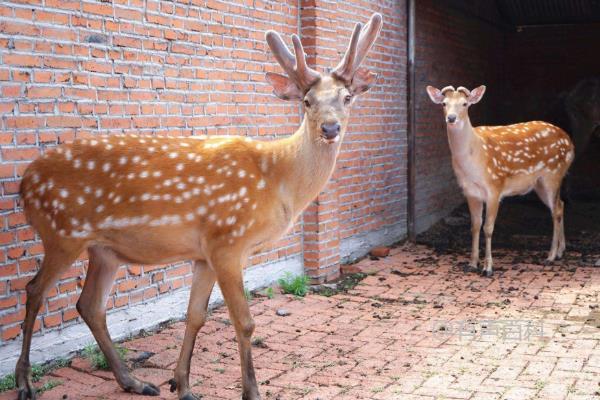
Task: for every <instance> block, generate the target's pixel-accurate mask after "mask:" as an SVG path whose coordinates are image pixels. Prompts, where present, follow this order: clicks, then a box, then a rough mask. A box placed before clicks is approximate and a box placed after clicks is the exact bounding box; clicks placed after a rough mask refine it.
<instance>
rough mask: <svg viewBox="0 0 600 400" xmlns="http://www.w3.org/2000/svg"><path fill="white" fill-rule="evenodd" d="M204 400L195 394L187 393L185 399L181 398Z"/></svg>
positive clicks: (181, 398)
mask: <svg viewBox="0 0 600 400" xmlns="http://www.w3.org/2000/svg"><path fill="white" fill-rule="evenodd" d="M200 399H202V396H196V395H195V394H193V393H187V394H185V395H183V397H180V398H179V400H200Z"/></svg>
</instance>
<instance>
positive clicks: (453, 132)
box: [447, 118, 482, 161]
mask: <svg viewBox="0 0 600 400" xmlns="http://www.w3.org/2000/svg"><path fill="white" fill-rule="evenodd" d="M447 132H448V143H449V144H450V151H451V152H452V158H453V159H455V160H456V161H460V160H466V159H468V158H470V157H471V156H473V155H476V154H478V153H479V149H480V148H481V144H482V142H481V139H480V138H479V137H478V136H477V135H476V134H475V130H474V129H473V125H471V121H470V120H469V118H467V119H466V120H465V121H464V122H461V123H459V124H457V125H456V126H454V125H447Z"/></svg>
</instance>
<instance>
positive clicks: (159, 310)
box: [0, 256, 304, 376]
mask: <svg viewBox="0 0 600 400" xmlns="http://www.w3.org/2000/svg"><path fill="white" fill-rule="evenodd" d="M286 272H290V273H292V274H294V275H299V274H302V273H303V272H304V267H303V261H302V256H295V257H290V258H286V259H282V260H278V261H276V262H273V263H269V264H264V265H257V266H254V267H251V268H248V269H247V270H246V271H244V284H245V287H246V288H247V289H248V290H255V289H260V288H263V287H266V286H269V285H270V284H272V283H273V282H275V281H277V279H279V278H281V277H282V276H283V275H284V274H285V273H286ZM189 295H190V290H189V288H186V289H182V290H179V291H176V292H173V293H172V294H169V295H165V296H162V297H159V298H158V299H156V300H153V301H149V302H147V303H143V304H138V305H135V306H132V307H130V308H127V309H122V310H119V309H118V310H115V311H114V312H111V313H110V314H108V315H107V322H108V328H109V331H110V334H111V337H112V338H113V339H114V340H119V339H123V338H126V337H128V336H130V335H135V334H136V333H138V332H139V331H141V330H142V329H146V330H151V329H153V328H156V327H157V326H158V325H159V324H160V323H161V322H164V321H167V320H169V319H181V318H183V317H185V313H186V310H187V303H188V298H189ZM222 303H223V296H222V295H221V291H220V290H219V287H218V285H217V286H215V289H214V290H213V293H212V295H211V298H210V303H209V306H210V307H215V306H217V305H220V304H222ZM90 343H95V341H94V337H93V336H92V333H91V332H90V330H89V329H88V327H87V325H85V324H84V323H80V324H75V325H71V326H69V327H66V328H64V329H62V330H58V331H51V332H48V333H46V334H44V335H43V336H37V337H36V336H34V337H33V341H32V346H31V362H32V363H43V362H45V361H49V360H53V359H56V358H58V357H68V356H70V355H72V354H73V353H74V352H76V351H79V350H81V349H83V348H84V347H85V346H86V345H88V344H90ZM20 353H21V340H14V341H12V342H10V343H8V344H7V345H5V346H2V347H0V376H4V375H6V374H9V373H11V372H14V368H15V364H16V362H17V359H18V357H19V355H20Z"/></svg>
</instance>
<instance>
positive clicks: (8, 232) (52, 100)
mask: <svg viewBox="0 0 600 400" xmlns="http://www.w3.org/2000/svg"><path fill="white" fill-rule="evenodd" d="M301 6H302V13H301V15H300V12H299V10H300V5H299V4H298V2H297V1H296V0H289V1H287V2H281V1H256V0H252V1H243V2H240V1H233V0H232V1H215V0H192V1H185V2H184V1H181V2H180V3H178V2H166V1H154V0H145V1H143V0H113V1H112V2H99V1H92V0H89V1H83V0H81V1H80V0H45V1H42V0H28V1H17V0H15V1H4V2H2V3H1V4H0V94H1V98H0V156H1V160H0V185H1V190H2V193H1V198H0V217H1V218H2V227H1V230H0V344H2V343H5V342H6V341H8V340H11V339H13V338H15V337H16V336H18V335H19V332H20V328H19V323H20V322H21V321H22V319H23V316H24V304H25V293H24V290H23V289H24V286H25V284H26V283H27V282H28V281H29V280H30V279H31V278H32V276H33V275H34V274H35V271H36V269H37V267H38V263H39V261H40V259H41V256H42V247H41V244H40V242H39V241H38V240H37V239H36V237H35V234H34V232H33V231H32V230H31V229H30V227H29V226H28V225H27V224H26V223H25V220H24V217H23V214H22V212H21V209H20V207H19V204H18V196H17V190H18V184H19V180H20V177H21V175H22V173H23V171H24V169H25V168H26V167H27V165H28V163H29V162H30V161H31V160H33V159H34V158H36V157H37V156H38V155H39V154H41V153H42V152H44V151H45V150H46V149H47V148H51V147H53V146H56V145H57V144H58V143H62V142H64V141H68V140H71V139H73V138H74V137H81V136H90V135H96V134H98V133H103V134H105V133H117V132H119V133H121V132H125V133H130V132H140V131H141V132H144V133H151V134H166V133H168V134H171V135H197V134H210V135H212V134H238V135H250V136H253V137H268V138H273V137H276V136H280V135H288V134H290V133H292V132H293V131H294V130H295V129H296V127H297V126H298V125H299V123H300V120H301V115H300V111H299V107H298V105H297V104H294V103H288V102H283V101H280V100H277V99H276V98H275V97H274V96H273V95H272V94H271V88H270V87H268V86H267V84H266V83H265V80H264V72H265V71H279V70H280V69H279V67H278V66H277V65H276V63H275V62H274V60H273V58H272V57H271V55H270V54H269V52H268V51H267V49H266V45H265V43H264V32H265V30H267V29H276V30H278V31H279V32H281V33H282V34H284V36H285V37H286V38H287V40H288V41H289V36H290V34H292V33H296V32H298V30H299V29H301V31H302V35H303V40H304V41H305V44H306V45H307V50H308V52H309V54H310V55H312V62H313V63H314V64H316V65H317V66H318V67H320V68H323V67H325V66H327V67H331V66H333V65H334V64H335V63H336V62H337V60H338V57H339V56H341V54H342V52H343V50H344V48H345V46H346V43H347V39H348V37H349V34H350V31H351V28H352V26H353V24H354V22H357V21H365V20H366V19H367V18H368V16H369V15H370V14H371V12H372V11H374V10H377V11H380V12H382V13H384V14H385V16H386V18H385V21H386V25H385V27H384V30H383V35H382V39H381V41H380V42H378V44H377V45H376V46H375V48H374V51H373V53H372V55H371V57H370V59H369V62H368V65H369V66H371V67H373V69H374V70H375V71H376V72H379V74H380V79H379V82H378V86H377V88H376V89H374V90H373V92H372V93H369V94H368V95H366V96H364V98H362V99H361V100H360V101H358V103H357V104H356V107H355V116H354V117H353V120H352V123H351V126H350V128H349V131H350V132H349V133H348V136H347V141H346V143H344V147H343V149H344V150H343V152H342V154H341V156H340V165H339V169H338V171H337V172H336V174H335V179H334V182H333V184H332V185H331V186H330V187H328V188H327V189H326V190H325V192H324V194H323V195H321V196H319V199H318V202H317V203H315V205H313V206H312V207H311V208H310V209H309V211H308V212H307V214H306V216H305V218H304V220H301V221H299V222H298V223H297V224H296V226H295V227H294V229H293V232H291V233H290V234H289V235H288V236H286V237H285V238H284V239H282V240H281V241H279V242H278V243H277V244H276V245H275V246H273V248H272V249H270V250H268V251H266V252H264V253H261V254H259V255H256V256H254V257H253V258H252V263H253V264H258V263H264V262H268V261H273V260H275V259H277V258H278V257H284V256H290V255H300V254H304V259H305V262H306V267H307V269H308V271H309V273H311V275H312V276H314V277H315V278H317V279H321V280H324V279H329V278H332V277H335V276H336V274H337V270H338V264H339V259H340V254H339V241H340V239H343V238H345V237H349V236H350V235H356V234H359V233H366V232H369V231H372V230H375V229H379V228H381V227H384V226H387V225H390V224H405V203H406V201H405V188H404V181H405V165H404V160H405V157H404V153H405V136H406V133H405V115H404V107H405V104H406V99H405V97H404V96H405V95H404V89H403V86H402V85H404V74H405V62H404V52H405V47H406V45H405V39H404V34H405V33H404V32H405V22H404V4H403V2H395V1H384V0H381V1H379V2H371V3H365V2H361V1H358V0H356V1H353V2H345V3H343V4H342V3H341V2H337V1H329V2H327V1H303V2H302V4H301ZM311 45H312V46H311ZM315 45H316V47H315ZM334 60H335V61H334ZM317 239H318V240H317ZM190 268H191V267H190V265H189V264H188V263H182V264H177V265H169V266H138V265H132V266H128V267H122V268H121V270H120V271H119V275H118V280H117V282H116V284H115V287H114V290H113V293H112V295H111V297H110V299H109V307H111V308H119V307H127V306H129V305H132V304H135V303H139V302H141V301H144V300H146V299H151V298H155V297H156V296H160V295H163V294H167V293H170V292H172V291H173V290H176V289H178V288H181V287H183V286H186V285H188V284H189V280H190ZM311 268H312V271H311ZM84 276H85V254H84V255H82V257H81V260H80V262H78V263H76V264H75V265H73V267H72V268H71V269H70V270H69V271H68V273H67V274H66V275H65V276H63V278H62V280H61V281H60V282H59V284H58V285H57V286H56V287H55V288H54V289H52V291H51V293H50V295H49V297H48V300H47V302H46V303H45V304H44V307H43V309H42V311H41V313H40V317H39V318H38V319H39V322H38V324H37V330H42V331H45V330H48V329H54V328H56V327H60V326H65V325H68V324H72V323H75V322H77V321H78V315H77V312H76V311H75V308H74V306H75V303H76V301H77V298H78V294H79V291H80V289H81V285H82V283H83V279H84Z"/></svg>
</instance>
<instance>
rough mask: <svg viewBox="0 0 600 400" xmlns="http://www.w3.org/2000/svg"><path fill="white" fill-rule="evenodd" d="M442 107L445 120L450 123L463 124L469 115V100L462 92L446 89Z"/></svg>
mask: <svg viewBox="0 0 600 400" xmlns="http://www.w3.org/2000/svg"><path fill="white" fill-rule="evenodd" d="M442 107H443V110H444V120H445V121H446V123H447V124H448V125H462V124H463V122H464V121H465V120H466V119H467V118H468V117H469V112H468V110H469V102H468V101H467V96H466V95H465V94H464V93H462V92H451V91H446V94H445V97H444V100H442Z"/></svg>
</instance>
